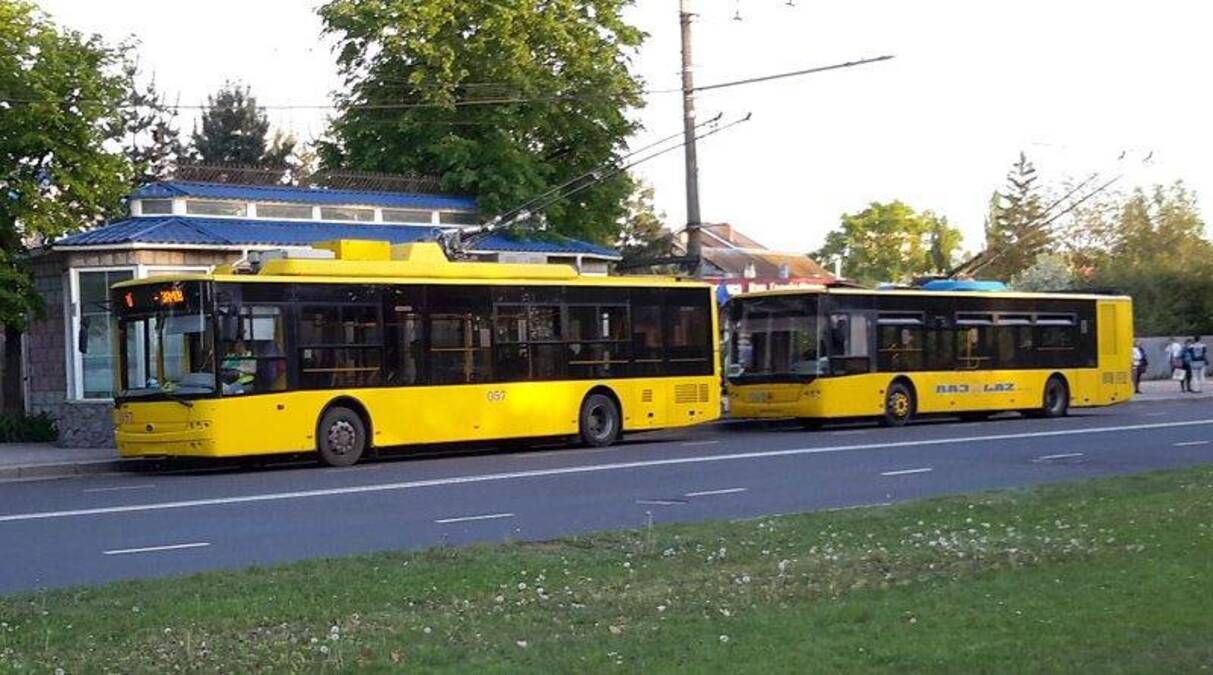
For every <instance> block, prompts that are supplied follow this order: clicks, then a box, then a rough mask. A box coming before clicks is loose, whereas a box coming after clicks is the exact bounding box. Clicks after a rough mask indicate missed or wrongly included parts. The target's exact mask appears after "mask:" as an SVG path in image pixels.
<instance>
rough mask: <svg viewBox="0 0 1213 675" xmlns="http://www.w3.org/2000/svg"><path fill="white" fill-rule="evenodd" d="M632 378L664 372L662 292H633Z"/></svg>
mask: <svg viewBox="0 0 1213 675" xmlns="http://www.w3.org/2000/svg"><path fill="white" fill-rule="evenodd" d="M631 303H632V306H631V310H632V326H631V329H632V363H631V374H632V375H659V374H661V372H662V370H663V366H662V363H663V360H662V344H663V338H662V330H661V292H660V291H658V290H655V289H639V288H636V289H632V292H631Z"/></svg>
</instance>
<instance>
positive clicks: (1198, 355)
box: [1188, 335, 1209, 394]
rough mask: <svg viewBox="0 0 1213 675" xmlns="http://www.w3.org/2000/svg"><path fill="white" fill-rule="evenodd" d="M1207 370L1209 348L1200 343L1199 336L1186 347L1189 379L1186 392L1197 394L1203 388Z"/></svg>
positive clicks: (1194, 337)
mask: <svg viewBox="0 0 1213 675" xmlns="http://www.w3.org/2000/svg"><path fill="white" fill-rule="evenodd" d="M1208 369H1209V348H1208V347H1206V346H1205V343H1203V342H1201V341H1200V336H1199V335H1195V336H1193V337H1192V343H1191V344H1189V345H1188V373H1189V377H1190V378H1191V379H1190V380H1189V381H1188V391H1189V392H1191V393H1193V394H1199V393H1200V392H1202V391H1204V388H1205V375H1206V373H1207V372H1208Z"/></svg>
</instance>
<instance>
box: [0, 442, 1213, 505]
mask: <svg viewBox="0 0 1213 675" xmlns="http://www.w3.org/2000/svg"><path fill="white" fill-rule="evenodd" d="M1196 426H1213V419H1207V420H1187V421H1181V422H1158V423H1154V424H1126V425H1120V426H1114V427H1086V428H1080V429H1056V430H1053V431H1027V432H1021V433H1017V434H992V435H989V436H967V437H966V436H961V437H953V438H928V439H922V440H917V441H895V442H891V443H860V444H855V445H835V446H823V447H814V448H790V449H787V450H759V451H754V452H734V453H728V454H721V455H695V456H692V457H670V458H666V459H649V460H636V461H632V462H615V463H610V464H587V465H579V466H565V467H556V468H551V469H531V470H526V471H509V472H504V473H489V474H475V475H469V476H449V477H446V478H431V479H426V480H415V481H406V482H400V483H380V484H377V485H352V486H348V487H339V488H319V489H315V490H299V491H294V492H269V493H263V494H253V495H241V496H236V497H210V498H206V499H189V500H183V501H177V502H155V503H148V504H128V505H125V506H102V507H94V508H84V509H68V510H63V511H41V512H33V513H12V514H7V515H0V523H11V522H21V521H27V520H47V519H51V518H72V517H76V516H96V515H108V514H114V513H138V512H144V511H163V510H169V509H186V508H195V507H200V506H222V505H228V504H248V503H257V502H273V501H281V500H288V499H308V498H314V497H332V496H336V495H349V494H367V493H374V492H393V491H399V490H413V489H418V488H427V487H441V486H447V485H470V484H473V483H486V482H495V481H505V480H519V479H523V478H542V477H547V476H564V475H576V474H588V473H601V472H605V471H626V470H630V469H644V468H649V467H659V466H681V465H684V464H706V463H709V462H734V461H739V460H747V459H768V458H775V457H793V456H797V455H818V454H830V453H837V452H850V451H855V450H891V449H896V448H911V447H928V446H935V445H969V444H972V443H989V442H996V441H1015V440H1024V439H1029V438H1058V437H1063V436H1082V435H1087V434H1104V433H1124V432H1128V431H1151V430H1155V429H1178V428H1183V427H1196Z"/></svg>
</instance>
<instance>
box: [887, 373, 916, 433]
mask: <svg viewBox="0 0 1213 675" xmlns="http://www.w3.org/2000/svg"><path fill="white" fill-rule="evenodd" d="M913 416H914V392H912V391H910V388H909V387H907V386H906V385H905V384H904V383H902V382H894V383H893V384H890V385H889V390H888V391H887V392H886V393H885V396H884V415H883V416H881V418H880V423H881V424H883V425H884V426H886V427H900V426H905V424H906V423H907V422H909V421H910V418H911V417H913Z"/></svg>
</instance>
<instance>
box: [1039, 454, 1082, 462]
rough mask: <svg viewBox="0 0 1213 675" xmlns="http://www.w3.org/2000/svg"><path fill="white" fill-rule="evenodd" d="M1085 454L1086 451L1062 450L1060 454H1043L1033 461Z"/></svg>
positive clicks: (1045, 460)
mask: <svg viewBox="0 0 1213 675" xmlns="http://www.w3.org/2000/svg"><path fill="white" fill-rule="evenodd" d="M1084 454H1086V453H1082V452H1062V453H1058V454H1056V455H1041V456H1040V457H1037V458H1036V459H1034V460H1032V461H1033V462H1047V461H1049V460H1050V459H1066V458H1068V457H1082V456H1083V455H1084Z"/></svg>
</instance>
